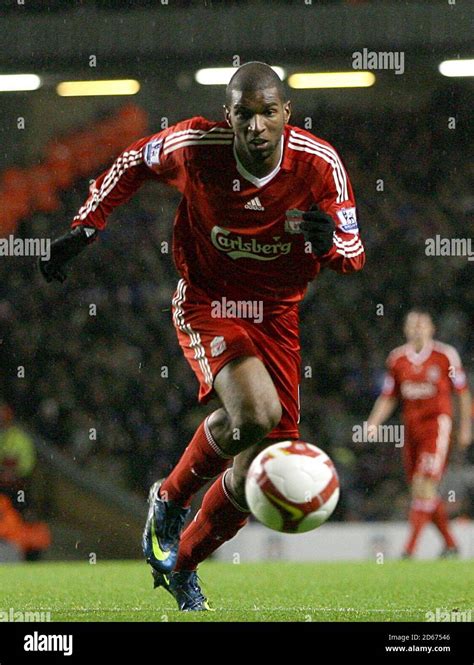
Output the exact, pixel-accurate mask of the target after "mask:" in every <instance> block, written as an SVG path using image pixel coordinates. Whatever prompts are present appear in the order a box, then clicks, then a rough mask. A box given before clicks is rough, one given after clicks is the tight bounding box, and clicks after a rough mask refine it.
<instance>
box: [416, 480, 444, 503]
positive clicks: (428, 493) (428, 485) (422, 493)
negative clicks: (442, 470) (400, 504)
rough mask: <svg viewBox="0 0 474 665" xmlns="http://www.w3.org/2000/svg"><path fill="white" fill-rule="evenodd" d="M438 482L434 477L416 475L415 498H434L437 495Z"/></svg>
mask: <svg viewBox="0 0 474 665" xmlns="http://www.w3.org/2000/svg"><path fill="white" fill-rule="evenodd" d="M437 492H438V488H437V483H436V482H435V481H434V480H433V479H432V478H426V477H424V476H415V478H414V479H413V485H412V494H413V498H415V499H434V498H435V496H436V495H437Z"/></svg>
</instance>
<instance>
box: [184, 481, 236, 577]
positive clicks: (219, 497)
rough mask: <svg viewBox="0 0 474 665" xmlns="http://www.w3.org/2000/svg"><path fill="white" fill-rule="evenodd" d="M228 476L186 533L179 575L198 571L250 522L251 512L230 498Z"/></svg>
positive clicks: (215, 487)
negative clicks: (205, 561)
mask: <svg viewBox="0 0 474 665" xmlns="http://www.w3.org/2000/svg"><path fill="white" fill-rule="evenodd" d="M226 473H228V472H226ZM226 473H223V474H222V475H221V476H219V478H217V480H216V481H215V482H214V483H213V485H212V486H211V487H210V488H209V490H208V491H207V492H206V495H205V496H204V499H203V502H202V507H201V510H200V511H199V512H198V513H197V515H196V517H195V518H194V520H193V522H191V524H190V525H189V526H188V527H187V528H186V530H185V531H184V533H183V535H182V538H181V543H180V546H179V556H178V561H177V564H176V568H175V570H176V571H180V570H195V568H196V567H197V566H198V564H200V563H201V562H202V561H204V560H205V559H207V557H208V556H210V555H211V554H212V553H213V552H214V551H215V550H216V549H217V548H218V547H220V546H221V545H222V543H224V542H225V541H227V540H230V539H231V538H233V537H234V536H235V534H236V533H237V532H238V531H239V530H240V529H241V528H242V527H243V526H244V525H245V523H246V522H247V520H248V516H249V512H248V510H247V509H246V508H244V507H243V506H239V504H238V503H237V501H236V500H235V499H234V497H233V496H232V495H231V494H230V492H229V490H228V488H227V486H226V483H225V475H226Z"/></svg>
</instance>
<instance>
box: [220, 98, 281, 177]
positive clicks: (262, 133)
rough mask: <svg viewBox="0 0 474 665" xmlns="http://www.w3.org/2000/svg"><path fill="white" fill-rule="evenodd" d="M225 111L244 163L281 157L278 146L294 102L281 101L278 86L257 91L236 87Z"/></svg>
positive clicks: (265, 161)
mask: <svg viewBox="0 0 474 665" xmlns="http://www.w3.org/2000/svg"><path fill="white" fill-rule="evenodd" d="M225 115H226V119H227V122H228V123H229V125H230V126H231V127H232V129H233V130H234V133H235V147H236V150H237V153H238V155H239V158H240V159H242V161H243V162H244V164H245V163H246V164H248V165H252V164H255V166H257V167H258V166H259V165H264V164H268V165H271V164H272V161H275V162H277V161H278V159H279V157H280V153H279V150H277V148H278V147H279V145H280V140H281V136H282V133H283V128H284V126H285V123H287V122H288V120H289V119H290V115H291V105H290V102H282V101H281V99H280V97H279V95H278V90H277V89H276V88H265V89H263V90H259V91H255V92H242V91H241V90H234V91H233V92H232V103H231V105H230V106H226V107H225ZM275 165H276V164H275Z"/></svg>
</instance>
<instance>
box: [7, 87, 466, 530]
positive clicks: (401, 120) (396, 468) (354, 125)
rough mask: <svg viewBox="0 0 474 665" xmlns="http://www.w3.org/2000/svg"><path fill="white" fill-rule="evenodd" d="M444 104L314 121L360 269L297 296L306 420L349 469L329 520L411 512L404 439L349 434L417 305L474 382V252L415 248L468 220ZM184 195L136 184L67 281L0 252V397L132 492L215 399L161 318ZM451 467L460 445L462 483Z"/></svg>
mask: <svg viewBox="0 0 474 665" xmlns="http://www.w3.org/2000/svg"><path fill="white" fill-rule="evenodd" d="M441 102H442V100H441V101H440V100H434V101H433V107H432V108H431V109H427V110H426V111H425V112H424V113H423V114H422V115H421V114H419V115H414V114H409V113H406V114H398V115H396V116H395V115H393V116H392V115H390V114H389V113H387V114H386V115H385V116H383V117H380V116H377V117H370V116H369V115H364V116H363V117H362V116H354V117H349V116H348V117H347V118H345V119H342V121H341V118H340V117H336V116H335V115H334V114H331V113H322V114H321V115H320V117H318V119H317V122H316V121H315V122H314V125H313V130H312V131H313V132H314V133H315V134H316V135H318V136H321V137H323V138H325V139H327V140H329V141H330V142H331V143H332V144H333V145H335V146H336V147H337V148H338V150H339V151H340V153H341V155H342V157H343V159H344V162H345V164H346V166H347V168H348V171H349V173H350V176H351V180H352V182H353V185H354V189H355V193H356V198H357V201H358V211H359V216H360V222H361V228H362V235H363V238H364V242H365V246H366V251H367V257H368V260H367V264H366V267H365V269H364V270H363V271H362V272H361V273H359V274H356V275H353V276H347V277H346V276H339V275H336V274H334V273H332V271H329V270H328V271H324V272H323V273H322V274H321V275H320V277H319V278H318V279H317V280H316V281H315V282H314V283H313V284H312V285H311V286H310V288H309V290H308V294H307V297H306V299H305V300H304V302H303V303H302V305H301V339H302V365H303V375H302V378H301V405H302V417H301V433H302V438H303V439H305V440H307V441H310V442H313V443H316V444H317V445H320V446H321V447H323V448H325V449H326V450H327V451H328V452H329V453H330V454H331V455H332V456H333V457H334V460H335V462H336V465H337V467H338V469H339V472H340V475H341V479H342V482H343V494H342V499H341V503H340V506H339V508H338V514H337V516H336V518H339V519H347V520H378V519H396V518H402V517H404V516H405V511H406V506H407V502H408V495H407V489H406V485H405V482H404V477H403V471H402V466H401V458H400V450H398V449H397V448H396V447H395V446H394V445H393V444H387V443H379V444H374V443H371V444H364V443H354V442H353V427H354V426H356V425H360V424H362V422H363V421H364V420H365V419H366V417H367V415H368V413H369V410H370V408H371V406H372V404H373V401H374V400H375V398H376V396H377V395H378V393H379V390H380V387H381V380H382V376H383V370H384V360H385V358H386V356H387V354H388V353H389V351H390V350H391V349H392V348H394V347H395V346H397V345H399V344H401V343H402V342H403V336H402V319H403V315H404V313H405V312H406V311H407V310H408V309H409V308H410V307H412V306H415V305H418V306H420V305H422V306H423V307H428V308H429V309H430V310H431V311H432V313H433V315H434V318H435V321H436V323H437V335H436V336H437V338H439V339H441V340H442V341H444V342H447V343H450V344H453V345H454V346H455V347H456V348H457V349H458V351H459V353H460V354H461V357H462V358H463V360H464V363H465V365H466V368H467V370H468V372H470V373H471V379H472V372H473V370H474V359H473V353H472V350H473V348H474V326H473V323H474V279H473V275H472V272H473V271H472V264H470V263H469V262H468V261H467V259H466V258H465V257H457V258H456V257H430V256H426V254H425V239H427V238H429V237H434V236H435V235H436V234H439V235H441V236H443V237H460V238H462V237H469V229H470V230H471V231H472V228H473V227H472V223H473V217H474V193H473V175H474V172H473V165H472V163H469V159H468V153H467V152H466V150H465V145H468V144H469V142H470V139H469V136H467V132H468V129H467V127H465V126H462V123H459V124H460V125H461V127H460V128H458V129H457V130H452V129H449V128H448V121H447V115H449V113H446V112H444V110H443V108H444V107H443V104H442V103H441ZM299 121H300V123H302V121H303V119H302V118H300V119H299ZM293 122H294V124H298V118H297V119H295V120H294V121H293ZM151 127H153V124H152V123H151ZM90 175H91V176H93V175H96V173H91V174H90ZM87 189H88V179H85V178H84V179H82V180H79V181H76V182H75V184H74V186H72V187H70V188H69V189H68V190H67V191H66V192H63V193H62V194H61V195H60V200H61V205H60V209H59V210H58V211H56V212H52V213H41V212H40V213H36V214H34V215H33V216H31V217H30V218H29V219H28V220H26V221H24V222H23V224H22V225H21V227H20V229H19V231H18V235H23V236H28V237H54V236H57V235H59V234H60V233H62V232H64V231H66V230H67V228H68V226H69V224H70V222H71V220H72V217H73V216H74V214H75V213H76V211H77V209H78V208H79V207H80V205H82V203H83V201H84V199H85V197H86V195H87ZM178 201H179V195H178V194H177V193H175V192H174V191H173V190H170V189H167V188H165V187H163V186H161V185H157V184H156V183H150V184H146V185H145V186H144V187H143V189H142V190H140V192H139V193H138V194H137V195H136V196H135V197H134V198H133V199H132V201H131V202H130V203H129V204H128V205H127V206H125V207H123V208H121V209H119V210H117V211H116V212H114V214H113V215H112V217H111V218H110V223H109V226H108V228H107V230H106V231H105V232H103V233H102V235H101V238H100V241H99V242H98V243H96V244H95V245H94V246H93V247H92V248H90V249H88V250H87V252H85V253H84V254H82V255H81V256H80V257H79V258H78V259H77V260H76V262H75V263H74V265H71V268H70V271H69V278H68V280H67V281H66V282H65V283H64V284H63V285H59V284H51V285H46V284H45V283H44V282H42V280H41V279H40V277H39V275H38V273H37V271H36V269H35V265H34V261H33V260H32V259H31V258H19V257H14V258H3V259H2V261H1V262H0V364H1V367H2V373H1V376H0V391H1V392H0V395H1V396H2V397H3V399H4V400H5V401H6V402H7V403H8V404H10V406H11V407H12V408H13V409H14V411H15V413H16V417H17V418H18V419H19V420H20V421H21V422H22V423H23V424H24V425H25V426H26V427H27V428H28V429H29V431H30V432H32V433H35V434H37V435H39V436H40V437H43V438H44V439H47V440H48V441H50V442H52V443H53V444H54V445H55V446H57V447H59V448H60V449H61V450H63V451H64V452H65V453H66V454H67V455H69V456H70V457H71V459H73V460H74V461H75V463H76V464H78V465H82V466H83V467H85V468H89V469H94V470H96V471H98V472H100V473H102V474H105V475H107V476H108V477H110V478H112V479H113V480H114V481H115V482H116V483H117V484H119V485H120V486H122V487H123V488H127V489H129V490H132V491H135V492H138V493H141V494H143V495H144V494H145V492H146V491H147V488H148V486H149V484H150V482H151V481H153V480H155V479H156V478H157V477H161V476H164V475H166V474H167V473H168V472H169V470H170V469H171V467H172V465H173V464H174V463H175V461H176V460H177V458H178V457H179V455H180V453H181V452H182V450H183V449H184V447H185V446H186V445H187V443H188V441H189V440H190V438H191V436H192V434H193V432H194V430H195V428H196V427H197V425H198V424H199V422H200V421H201V420H202V419H203V417H204V416H205V414H206V413H208V412H210V411H212V410H213V408H215V404H212V403H211V404H209V405H208V406H206V407H202V406H199V405H198V404H197V387H198V386H197V382H196V379H195V378H194V375H193V373H192V371H191V369H190V368H189V366H188V364H187V362H186V361H185V360H184V358H183V356H182V352H181V350H180V348H179V346H178V343H177V340H176V336H175V331H174V328H173V325H172V322H171V309H170V304H171V298H172V294H173V292H174V289H175V287H176V283H177V280H178V275H177V273H176V270H175V268H174V266H173V261H172V254H171V236H172V221H173V217H174V211H175V209H176V205H177V203H178ZM166 243H168V245H166ZM166 249H168V251H166ZM21 368H23V371H22V370H21ZM471 385H472V380H471ZM471 454H472V453H471ZM456 464H460V461H456V456H454V459H453V465H452V468H453V470H454V472H455V477H456V478H457V479H458V481H459V478H460V477H461V475H462V474H461V475H460V473H461V472H460V471H459V468H460V467H458V466H456ZM456 470H458V471H459V473H456ZM459 482H460V481H459ZM463 487H464V486H463ZM460 496H461V497H462V501H461V502H457V503H456V507H455V511H457V513H456V514H466V515H468V514H470V515H471V516H473V517H474V512H473V510H474V509H473V504H474V496H473V493H472V491H471V489H470V487H469V485H468V484H467V485H466V488H465V491H464V492H463V491H462V488H461V489H460Z"/></svg>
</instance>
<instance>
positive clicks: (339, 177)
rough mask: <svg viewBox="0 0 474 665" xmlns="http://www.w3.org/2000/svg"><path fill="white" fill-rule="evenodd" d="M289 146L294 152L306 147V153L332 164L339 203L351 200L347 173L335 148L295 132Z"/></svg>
mask: <svg viewBox="0 0 474 665" xmlns="http://www.w3.org/2000/svg"><path fill="white" fill-rule="evenodd" d="M288 145H289V147H291V148H293V150H302V148H301V147H298V146H306V148H308V150H306V152H310V153H312V154H315V155H318V157H321V158H322V159H324V160H325V161H326V162H328V163H329V164H331V166H332V167H333V176H334V182H335V184H336V189H337V191H338V194H339V198H340V200H339V198H338V201H337V202H338V203H342V201H346V200H348V199H349V195H348V189H347V176H346V172H345V169H344V166H343V164H342V162H341V159H340V157H339V155H338V154H337V152H336V151H335V150H334V149H333V148H330V147H328V146H326V145H323V144H322V143H318V142H317V141H315V140H313V139H310V138H308V137H307V136H304V135H303V134H298V133H297V132H295V131H294V130H291V132H290V140H289V142H288ZM313 151H314V152H313Z"/></svg>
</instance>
